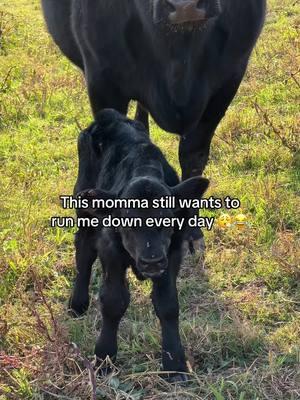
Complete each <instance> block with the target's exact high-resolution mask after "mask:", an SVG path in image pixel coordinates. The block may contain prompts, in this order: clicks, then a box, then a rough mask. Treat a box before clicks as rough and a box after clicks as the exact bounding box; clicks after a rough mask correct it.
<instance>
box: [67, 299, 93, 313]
mask: <svg viewBox="0 0 300 400" xmlns="http://www.w3.org/2000/svg"><path fill="white" fill-rule="evenodd" d="M88 308H89V300H85V301H83V302H77V301H75V300H74V299H73V298H72V297H71V298H70V300H69V307H68V313H69V315H70V316H71V317H72V318H80V317H81V316H82V315H84V314H85V313H86V312H87V310H88Z"/></svg>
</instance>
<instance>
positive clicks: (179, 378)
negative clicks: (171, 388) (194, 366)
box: [164, 372, 189, 385]
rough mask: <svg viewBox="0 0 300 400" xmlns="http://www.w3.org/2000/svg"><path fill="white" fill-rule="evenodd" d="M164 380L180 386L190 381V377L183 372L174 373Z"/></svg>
mask: <svg viewBox="0 0 300 400" xmlns="http://www.w3.org/2000/svg"><path fill="white" fill-rule="evenodd" d="M164 379H165V380H166V381H167V382H168V383H171V384H172V383H176V384H179V385H185V384H186V383H187V382H188V381H189V378H188V375H187V374H185V373H182V372H174V373H172V374H168V375H167V376H166V377H164Z"/></svg>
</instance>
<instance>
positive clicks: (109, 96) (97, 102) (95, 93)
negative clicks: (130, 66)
mask: <svg viewBox="0 0 300 400" xmlns="http://www.w3.org/2000/svg"><path fill="white" fill-rule="evenodd" d="M90 70H92V72H90ZM90 70H88V69H87V72H86V82H87V88H88V94H89V99H90V103H91V107H92V111H93V114H94V116H95V115H96V114H97V113H98V112H99V111H101V110H103V109H104V108H114V109H115V110H117V111H119V112H120V113H122V114H124V115H126V114H127V109H128V103H129V100H128V99H126V98H125V97H124V96H123V95H122V93H121V91H120V90H119V89H118V88H116V87H115V86H114V85H113V83H112V82H110V80H109V79H108V78H106V77H105V76H103V75H102V74H101V72H100V73H99V74H97V71H96V70H95V71H93V69H92V68H90Z"/></svg>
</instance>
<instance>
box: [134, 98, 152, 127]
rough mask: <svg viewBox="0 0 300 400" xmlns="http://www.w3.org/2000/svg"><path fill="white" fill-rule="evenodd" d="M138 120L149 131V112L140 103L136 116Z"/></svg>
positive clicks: (137, 106)
mask: <svg viewBox="0 0 300 400" xmlns="http://www.w3.org/2000/svg"><path fill="white" fill-rule="evenodd" d="M134 119H135V120H136V121H140V122H141V123H142V124H143V125H144V126H145V128H146V130H147V131H148V132H149V113H148V111H147V110H146V108H144V107H143V106H142V105H141V104H140V103H137V105H136V113H135V118H134Z"/></svg>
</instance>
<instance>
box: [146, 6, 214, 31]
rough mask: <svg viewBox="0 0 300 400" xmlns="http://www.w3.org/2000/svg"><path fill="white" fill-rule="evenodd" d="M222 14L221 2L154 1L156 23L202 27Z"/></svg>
mask: <svg viewBox="0 0 300 400" xmlns="http://www.w3.org/2000/svg"><path fill="white" fill-rule="evenodd" d="M220 13H221V0H153V20H154V22H155V23H158V22H164V23H170V24H173V25H182V24H189V23H193V24H200V25H201V24H202V23H203V22H206V21H207V20H209V19H211V18H215V17H217V16H218V15H219V14H220Z"/></svg>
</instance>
